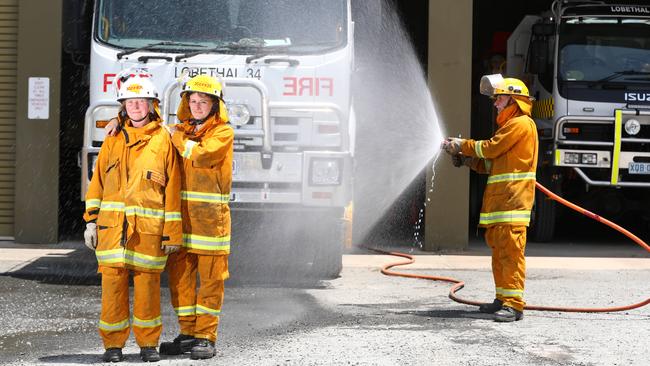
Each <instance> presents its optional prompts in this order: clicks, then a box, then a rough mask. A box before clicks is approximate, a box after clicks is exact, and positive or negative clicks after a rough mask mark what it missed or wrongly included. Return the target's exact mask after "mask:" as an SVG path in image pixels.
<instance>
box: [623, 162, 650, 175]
mask: <svg viewBox="0 0 650 366" xmlns="http://www.w3.org/2000/svg"><path fill="white" fill-rule="evenodd" d="M627 169H628V172H629V173H630V174H650V163H630V165H629V166H628V168H627Z"/></svg>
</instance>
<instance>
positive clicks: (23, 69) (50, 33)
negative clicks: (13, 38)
mask: <svg viewBox="0 0 650 366" xmlns="http://www.w3.org/2000/svg"><path fill="white" fill-rule="evenodd" d="M18 14H19V15H18V71H17V83H18V86H17V89H18V90H17V92H18V94H17V96H18V98H17V111H16V191H15V192H16V193H15V230H14V237H15V241H16V242H17V243H56V242H57V240H58V209H59V207H58V205H59V200H58V196H59V192H58V188H59V180H58V179H59V105H60V78H61V76H60V75H61V47H62V45H61V35H62V30H61V19H62V18H61V17H62V0H20V4H19V8H18ZM30 77H39V78H49V83H50V85H49V118H47V119H29V118H28V114H27V113H28V100H27V99H28V79H29V78H30Z"/></svg>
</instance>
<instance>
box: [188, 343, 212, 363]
mask: <svg viewBox="0 0 650 366" xmlns="http://www.w3.org/2000/svg"><path fill="white" fill-rule="evenodd" d="M214 354H215V349H214V342H212V341H210V340H207V339H205V338H197V339H196V342H195V343H194V347H192V353H190V358H191V359H193V360H203V359H206V358H212V357H214Z"/></svg>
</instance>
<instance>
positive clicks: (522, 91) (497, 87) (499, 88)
mask: <svg viewBox="0 0 650 366" xmlns="http://www.w3.org/2000/svg"><path fill="white" fill-rule="evenodd" d="M480 91H481V94H483V95H487V96H489V97H496V96H497V95H519V96H522V97H527V98H529V99H531V100H533V98H531V96H530V94H528V87H527V86H526V84H524V82H523V81H521V80H519V79H515V78H505V79H504V78H503V76H501V74H492V75H484V76H483V77H482V78H481V84H480Z"/></svg>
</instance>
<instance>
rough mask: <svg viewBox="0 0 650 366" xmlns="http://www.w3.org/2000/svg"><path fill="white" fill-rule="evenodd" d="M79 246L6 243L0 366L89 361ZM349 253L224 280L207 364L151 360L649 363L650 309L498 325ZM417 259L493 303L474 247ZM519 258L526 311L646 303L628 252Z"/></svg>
mask: <svg viewBox="0 0 650 366" xmlns="http://www.w3.org/2000/svg"><path fill="white" fill-rule="evenodd" d="M75 245H76V244H75ZM75 245H70V246H68V248H61V245H58V246H50V247H43V246H41V247H37V246H30V247H29V248H25V246H22V247H21V246H15V247H12V246H11V245H4V246H3V248H2V252H3V253H4V255H3V257H2V258H1V259H0V272H2V273H4V275H3V276H0V296H1V298H2V301H1V302H0V324H3V326H2V327H0V364H6V365H49V364H66V365H88V364H98V363H99V360H100V356H101V354H102V352H103V349H102V347H101V340H100V338H99V335H98V334H97V330H96V324H97V317H98V314H99V311H100V288H99V286H97V284H96V283H94V282H93V278H95V277H94V276H95V275H94V272H93V271H94V268H96V267H94V266H95V264H94V262H93V259H92V255H90V256H89V255H88V254H92V253H91V252H90V251H85V249H83V248H82V247H76V248H75ZM397 249H402V250H404V249H408V248H397ZM17 250H22V252H17ZM64 250H68V252H62V251H64ZM37 251H41V252H37ZM407 251H408V250H407ZM355 252H356V253H357V254H349V255H346V256H345V257H344V269H343V272H342V273H341V276H340V277H339V278H337V279H333V280H327V281H317V282H315V281H300V279H294V280H293V282H292V283H293V285H292V286H286V285H282V284H277V283H276V284H269V285H263V286H262V285H259V284H250V283H248V284H246V283H244V282H242V281H239V282H238V281H237V280H236V279H235V280H234V281H229V282H228V283H227V285H228V287H227V289H226V302H225V304H224V308H223V313H222V314H223V315H222V320H221V324H220V328H219V329H220V335H219V340H218V342H217V348H218V353H217V356H216V358H215V359H213V360H209V361H191V360H189V359H188V357H187V355H184V356H174V357H170V358H165V359H164V360H163V361H161V362H160V364H167V365H172V364H173V365H177V364H178V365H200V364H206V365H208V364H230V365H350V364H351V365H431V364H436V365H647V364H650V358H649V356H648V354H647V349H650V306H646V307H643V308H640V309H635V310H630V311H626V312H620V313H600V314H587V313H559V312H537V311H527V312H526V314H525V318H524V320H523V321H519V322H516V323H512V324H499V323H495V322H494V321H492V319H491V318H490V316H489V315H485V314H480V313H478V312H476V308H474V307H471V306H466V305H462V304H457V303H454V302H452V301H451V300H449V298H448V297H447V294H448V291H449V285H448V284H445V283H433V282H429V281H424V280H414V279H406V278H397V277H386V276H383V275H382V274H380V273H379V271H378V266H379V265H381V264H383V263H387V262H390V261H393V260H394V258H390V257H385V256H376V255H368V254H362V251H361V250H357V251H355ZM30 253H32V254H30ZM414 253H415V254H418V257H416V264H415V265H413V266H412V267H411V269H407V270H406V271H408V272H411V273H421V274H433V275H440V276H450V277H455V278H459V279H462V280H465V281H466V282H467V286H466V288H465V289H463V290H462V291H461V292H460V293H459V295H461V296H462V297H467V298H471V299H479V300H486V301H487V300H491V298H492V292H491V288H492V279H491V272H490V270H489V257H488V256H487V255H486V254H487V253H488V252H487V250H486V249H485V247H484V246H483V245H482V244H481V243H480V242H478V241H477V242H475V243H473V244H472V245H471V246H470V248H469V250H467V251H464V252H462V253H447V254H446V255H431V253H420V252H417V251H414ZM422 254H424V255H422ZM528 255H529V260H528V279H527V289H526V299H527V301H528V303H529V304H535V305H566V306H593V307H600V306H615V305H625V304H629V303H633V302H639V301H642V300H645V299H646V298H648V297H650V285H648V281H647V279H648V277H649V276H650V255H648V254H647V253H645V252H644V251H643V250H642V249H641V248H638V247H635V246H634V245H628V244H626V243H618V242H611V241H610V242H608V243H601V244H592V245H590V246H585V245H584V243H574V242H561V243H560V242H558V243H553V244H545V245H543V244H536V243H531V244H529V248H528ZM51 270H54V271H59V272H58V273H50V274H48V273H47V272H48V271H51ZM61 272H62V273H61ZM75 272H77V273H81V274H82V275H81V276H76V277H75V276H73V275H72V274H74V273H75ZM233 276H236V273H235V274H233ZM296 284H298V285H296ZM162 297H163V298H162V309H163V324H164V330H163V339H171V338H173V337H174V336H175V335H176V333H177V332H178V327H177V325H176V320H175V316H174V314H173V312H172V308H171V305H170V304H169V293H168V291H167V289H164V290H163V291H162ZM138 351H139V350H138V348H137V346H136V345H135V343H134V341H133V336H131V338H130V340H129V342H128V344H127V347H126V348H125V353H126V355H127V359H126V362H125V363H124V364H139V363H141V361H140V359H139V357H138Z"/></svg>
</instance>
